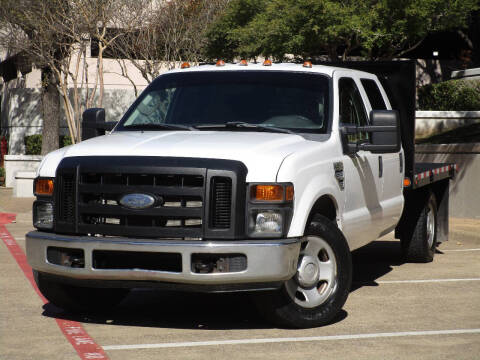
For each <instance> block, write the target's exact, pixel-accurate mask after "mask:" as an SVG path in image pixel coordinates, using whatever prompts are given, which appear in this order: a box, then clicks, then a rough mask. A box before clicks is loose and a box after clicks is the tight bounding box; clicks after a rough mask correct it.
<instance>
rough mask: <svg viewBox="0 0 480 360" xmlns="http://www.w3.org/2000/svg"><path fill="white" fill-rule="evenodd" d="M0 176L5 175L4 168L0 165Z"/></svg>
mask: <svg viewBox="0 0 480 360" xmlns="http://www.w3.org/2000/svg"><path fill="white" fill-rule="evenodd" d="M0 177H5V169H4V168H3V167H0Z"/></svg>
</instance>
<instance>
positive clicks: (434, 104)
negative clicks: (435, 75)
mask: <svg viewBox="0 0 480 360" xmlns="http://www.w3.org/2000/svg"><path fill="white" fill-rule="evenodd" d="M418 105H419V108H420V110H441V111H449V110H451V111H469V110H480V81H477V80H449V81H444V82H441V83H437V84H430V85H425V86H422V87H421V88H419V89H418Z"/></svg>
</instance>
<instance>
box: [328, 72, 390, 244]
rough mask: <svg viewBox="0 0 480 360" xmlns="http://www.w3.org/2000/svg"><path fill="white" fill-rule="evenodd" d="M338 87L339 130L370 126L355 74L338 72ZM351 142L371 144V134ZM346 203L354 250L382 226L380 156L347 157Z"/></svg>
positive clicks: (345, 228) (359, 154)
mask: <svg viewBox="0 0 480 360" xmlns="http://www.w3.org/2000/svg"><path fill="white" fill-rule="evenodd" d="M335 74H336V79H334V80H336V84H337V86H338V94H339V96H338V114H339V127H342V126H343V125H344V124H345V125H346V124H351V125H358V126H364V125H368V124H369V119H368V115H367V111H366V108H365V100H364V99H363V97H362V94H361V93H360V91H359V86H358V84H357V81H356V80H357V79H355V78H354V77H352V74H351V72H338V73H337V72H336V73H335ZM348 140H349V142H357V141H369V136H368V134H367V133H366V132H365V133H358V134H355V135H348ZM342 162H343V167H344V176H345V179H344V184H345V189H344V191H345V203H344V213H343V221H342V224H343V231H344V233H345V236H346V237H347V239H348V240H349V244H350V248H351V249H352V250H353V249H355V248H358V247H360V246H363V245H365V244H367V243H369V242H370V241H372V240H375V239H376V238H377V236H378V234H379V232H380V231H381V230H380V228H381V226H382V207H381V205H380V202H381V199H382V191H383V184H382V181H381V178H380V173H379V171H380V170H381V169H380V165H379V158H378V155H375V154H372V153H371V152H370V151H364V150H361V151H358V152H357V153H355V154H349V155H343V159H342Z"/></svg>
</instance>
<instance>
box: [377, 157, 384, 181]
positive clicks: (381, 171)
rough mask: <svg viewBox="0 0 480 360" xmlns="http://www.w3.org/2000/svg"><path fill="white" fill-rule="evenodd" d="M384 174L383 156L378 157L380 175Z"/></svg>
mask: <svg viewBox="0 0 480 360" xmlns="http://www.w3.org/2000/svg"><path fill="white" fill-rule="evenodd" d="M382 176H383V158H382V157H381V156H379V157H378V177H380V178H381V177H382Z"/></svg>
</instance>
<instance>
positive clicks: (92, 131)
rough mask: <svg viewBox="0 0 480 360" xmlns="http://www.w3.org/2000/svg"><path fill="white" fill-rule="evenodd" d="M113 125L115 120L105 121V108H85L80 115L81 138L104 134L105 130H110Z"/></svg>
mask: <svg viewBox="0 0 480 360" xmlns="http://www.w3.org/2000/svg"><path fill="white" fill-rule="evenodd" d="M115 125H116V122H106V121H105V109H103V108H91V109H87V110H85V111H84V112H83V116H82V140H87V139H90V138H93V137H97V136H100V135H105V131H110V130H112V129H113V128H114V127H115Z"/></svg>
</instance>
